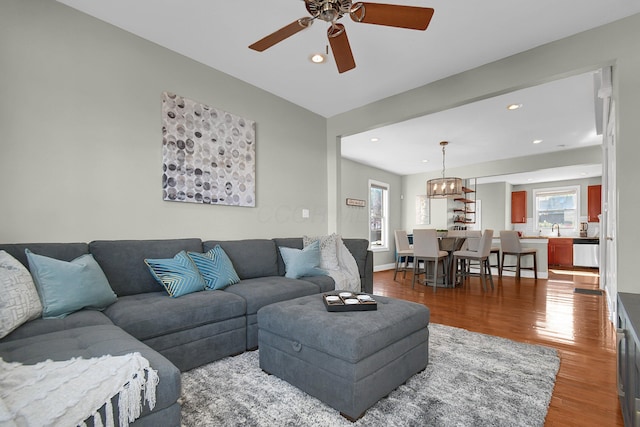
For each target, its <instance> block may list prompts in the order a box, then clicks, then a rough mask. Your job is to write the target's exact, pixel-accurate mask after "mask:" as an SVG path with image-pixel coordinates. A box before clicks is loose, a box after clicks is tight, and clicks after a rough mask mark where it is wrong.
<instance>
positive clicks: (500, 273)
mask: <svg viewBox="0 0 640 427" xmlns="http://www.w3.org/2000/svg"><path fill="white" fill-rule="evenodd" d="M504 255H505V254H504V252H502V262H501V263H500V265H499V266H498V276H500V277H502V268H503V267H504Z"/></svg>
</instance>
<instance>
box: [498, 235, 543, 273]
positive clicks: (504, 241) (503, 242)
mask: <svg viewBox="0 0 640 427" xmlns="http://www.w3.org/2000/svg"><path fill="white" fill-rule="evenodd" d="M500 246H502V266H501V267H500V277H502V270H504V268H505V267H509V268H512V267H515V268H516V278H518V279H519V278H520V270H533V276H534V277H535V278H536V279H537V278H538V251H537V250H536V249H533V248H530V249H525V248H523V247H522V245H521V244H520V236H518V232H517V231H511V230H502V231H501V232H500ZM505 255H512V256H515V257H516V264H515V265H504V257H505ZM527 255H531V256H533V267H522V266H521V259H522V257H524V256H527Z"/></svg>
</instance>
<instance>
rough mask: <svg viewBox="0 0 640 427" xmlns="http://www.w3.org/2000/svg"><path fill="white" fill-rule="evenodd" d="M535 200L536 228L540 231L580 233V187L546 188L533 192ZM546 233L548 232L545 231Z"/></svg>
mask: <svg viewBox="0 0 640 427" xmlns="http://www.w3.org/2000/svg"><path fill="white" fill-rule="evenodd" d="M533 197H534V200H535V207H534V208H535V212H534V226H535V227H537V229H538V230H545V229H547V230H549V231H550V230H551V228H552V227H553V226H554V225H555V224H558V225H559V226H560V229H562V230H568V231H575V232H578V224H579V216H578V215H579V212H578V207H579V206H580V187H578V186H573V187H558V188H545V189H540V190H534V191H533ZM545 231H546V230H545Z"/></svg>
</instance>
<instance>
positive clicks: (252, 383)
mask: <svg viewBox="0 0 640 427" xmlns="http://www.w3.org/2000/svg"><path fill="white" fill-rule="evenodd" d="M429 330H430V337H429V365H428V366H427V368H426V369H425V370H424V371H422V372H420V373H418V374H416V375H414V376H413V377H412V378H410V379H409V380H408V381H407V382H406V383H405V384H404V385H401V386H400V387H398V388H397V389H396V390H394V391H393V392H391V394H390V395H389V396H388V397H386V398H383V399H382V400H380V401H378V403H376V404H375V405H374V406H373V407H371V408H370V409H369V410H368V411H367V412H366V414H365V415H364V417H362V418H361V419H359V420H358V421H357V422H355V423H351V422H349V421H347V420H346V419H344V418H343V417H342V416H340V414H339V413H338V412H337V411H336V410H335V409H333V408H331V407H329V406H327V405H325V404H324V403H322V402H320V401H319V400H318V399H316V398H314V397H311V396H309V395H307V394H306V393H304V392H302V391H300V390H298V389H297V388H295V387H293V386H292V385H290V384H289V383H287V382H285V381H283V380H280V379H279V378H277V377H275V376H270V375H267V374H265V373H264V372H262V371H261V370H260V367H259V365H258V363H259V362H258V357H259V356H258V351H253V352H246V353H243V354H241V355H239V356H235V357H228V358H225V359H222V360H219V361H217V362H214V363H211V364H209V365H205V366H202V367H200V368H196V369H194V370H192V371H189V372H185V373H183V374H182V398H181V402H182V424H183V426H187V427H191V426H265V427H266V426H269V427H271V426H296V427H298V426H474V427H475V426H543V425H544V419H545V417H546V414H547V408H548V406H549V401H550V400H551V394H552V392H553V386H554V384H555V377H556V374H557V372H558V368H559V366H560V359H559V357H558V354H557V351H556V350H555V349H552V348H548V347H542V346H537V345H530V344H523V343H518V342H515V341H511V340H507V339H504V338H499V337H494V336H491V335H484V334H478V333H474V332H469V331H467V330H464V329H459V328H453V327H450V326H444V325H438V324H433V323H432V324H431V325H429Z"/></svg>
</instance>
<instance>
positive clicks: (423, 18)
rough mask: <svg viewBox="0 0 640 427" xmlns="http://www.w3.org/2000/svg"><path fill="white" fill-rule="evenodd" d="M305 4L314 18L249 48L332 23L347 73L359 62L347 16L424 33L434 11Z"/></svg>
mask: <svg viewBox="0 0 640 427" xmlns="http://www.w3.org/2000/svg"><path fill="white" fill-rule="evenodd" d="M304 3H305V6H306V8H307V11H308V12H309V14H310V15H311V16H310V17H309V16H305V17H303V18H300V19H298V20H296V21H293V22H292V23H291V24H289V25H286V26H284V27H282V28H280V29H279V30H277V31H276V32H274V33H271V34H269V35H268V36H266V37H264V38H262V39H260V40H258V41H257V42H255V43H254V44H252V45H251V46H249V48H250V49H253V50H256V51H258V52H262V51H264V50H266V49H268V48H270V47H271V46H273V45H275V44H277V43H280V42H281V41H283V40H284V39H286V38H289V37H291V36H292V35H294V34H296V33H297V32H299V31H302V30H304V29H305V28H309V27H310V26H311V24H313V21H314V20H316V19H321V20H323V21H325V22H328V23H329V24H330V26H329V29H328V30H327V37H328V39H329V44H330V45H331V50H332V52H333V56H334V58H335V61H336V65H337V66H338V72H339V73H344V72H345V71H349V70H352V69H354V68H355V67H356V62H355V60H354V59H353V53H352V52H351V46H350V45H349V39H348V38H347V33H346V30H345V27H344V25H342V24H340V23H338V22H337V21H338V20H339V19H340V18H342V16H343V15H345V14H349V16H350V17H351V19H352V20H353V21H354V22H362V23H365V24H375V25H386V26H388V27H397V28H407V29H411V30H422V31H424V30H426V29H427V26H428V25H429V22H430V21H431V17H432V16H433V12H434V10H433V9H432V8H428V7H416V6H398V5H392V4H381V3H365V2H357V3H352V2H351V0H304Z"/></svg>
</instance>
